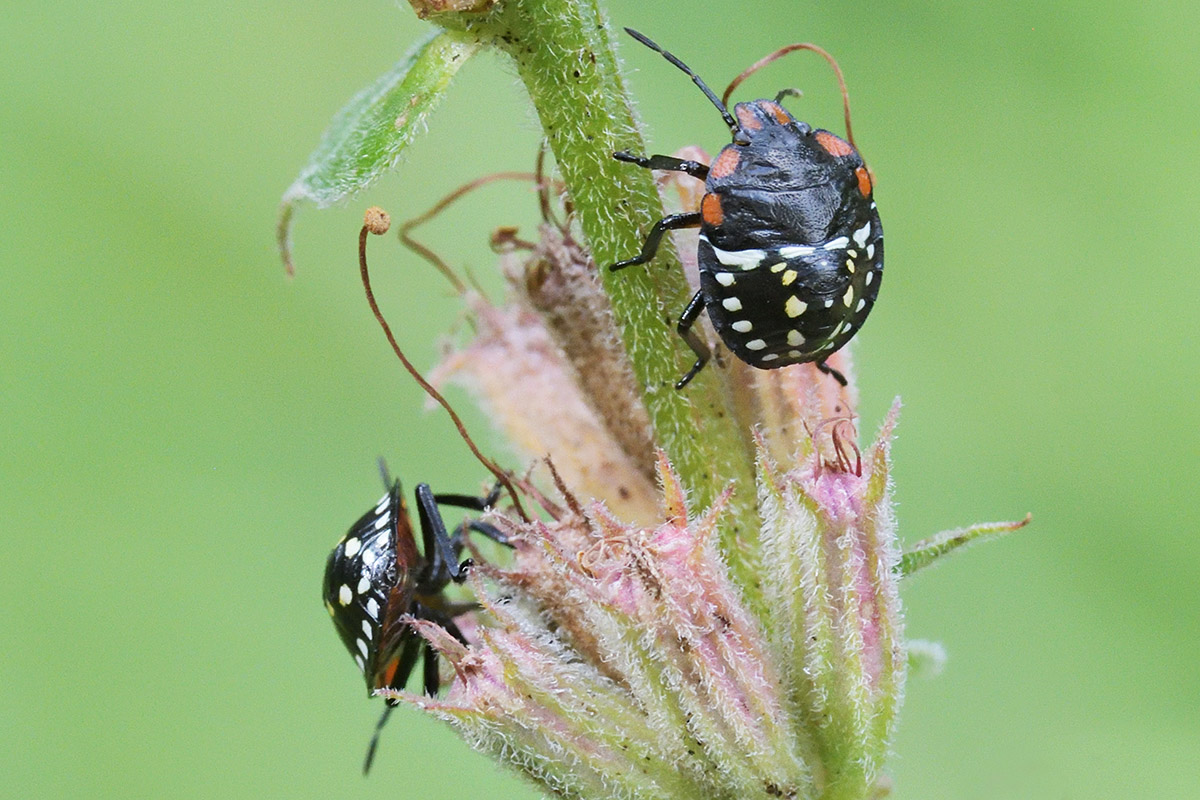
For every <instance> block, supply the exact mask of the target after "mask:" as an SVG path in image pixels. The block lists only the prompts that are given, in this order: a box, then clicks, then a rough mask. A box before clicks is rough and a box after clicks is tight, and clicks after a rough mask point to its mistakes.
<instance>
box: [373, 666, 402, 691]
mask: <svg viewBox="0 0 1200 800" xmlns="http://www.w3.org/2000/svg"><path fill="white" fill-rule="evenodd" d="M399 666H400V659H398V658H393V659H392V660H391V662H389V663H388V665H387V666H386V667H385V668H384V670H383V677H382V680H380V681H379V683H378V684H376V686H375V688H376V689H382V688H384V687H385V686H391V685H392V681H393V680H395V679H396V669H397V668H398V667H399Z"/></svg>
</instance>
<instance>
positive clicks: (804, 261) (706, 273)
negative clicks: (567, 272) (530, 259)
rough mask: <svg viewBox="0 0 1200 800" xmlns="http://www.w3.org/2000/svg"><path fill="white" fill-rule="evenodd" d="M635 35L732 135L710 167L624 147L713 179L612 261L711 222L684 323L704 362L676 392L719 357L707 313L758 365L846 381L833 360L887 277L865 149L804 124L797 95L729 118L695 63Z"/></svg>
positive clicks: (624, 156) (641, 159)
mask: <svg viewBox="0 0 1200 800" xmlns="http://www.w3.org/2000/svg"><path fill="white" fill-rule="evenodd" d="M625 30H626V31H628V33H629V35H630V36H633V37H634V38H635V39H637V40H638V41H639V42H641V43H642V44H644V45H646V46H647V47H649V48H651V49H653V50H655V51H657V52H658V53H660V54H662V55H663V56H664V57H665V58H666V59H667V60H668V61H670V62H671V63H672V64H674V65H675V66H677V67H679V69H681V70H683V71H684V72H685V73H687V75H689V76H690V77H691V78H692V80H693V81H694V82H695V83H696V85H697V86H699V87H700V89H701V90H703V91H704V94H705V95H706V96H707V97H708V99H709V100H711V101H712V103H713V104H714V105H715V106H716V107H717V109H718V110H720V112H721V115H722V117H723V118H724V120H725V123H726V124H727V125H728V126H729V129H730V131H731V132H732V134H733V142H732V144H729V145H726V146H725V147H724V148H723V149H722V150H721V152H720V154H719V155H718V156H717V158H716V160H715V161H714V162H713V163H712V165H711V166H705V165H704V164H701V163H699V162H696V161H683V160H680V159H678V158H673V157H671V156H661V155H656V156H649V157H645V156H636V155H633V154H631V153H628V152H618V153H614V154H613V155H614V157H616V158H617V159H619V160H621V161H627V162H630V163H633V164H637V165H638V166H641V167H645V168H647V169H662V170H675V171H678V172H684V173H687V174H688V175H691V176H693V177H695V178H699V179H701V180H703V181H704V182H705V194H704V198H703V200H702V201H701V205H700V211H698V212H692V213H685V214H673V215H671V216H668V217H665V218H663V219H661V220H659V222H658V223H657V224H655V226H654V228H653V229H652V230H651V231H650V234H649V235H648V236H647V237H646V242H645V244H644V245H643V247H642V252H641V253H640V254H639V255H638V256H637V257H635V258H631V259H628V260H626V261H621V262H618V263H616V264H613V265H612V267H611V269H614V270H617V269H621V268H623V267H628V266H631V265H633V264H644V263H646V262H647V261H649V260H650V259H651V258H653V257H654V253H655V251H656V250H657V249H658V244H659V242H660V241H661V239H662V236H663V234H664V233H665V232H666V231H668V230H674V229H678V228H694V227H699V228H700V245H699V252H698V259H697V260H698V263H699V268H700V290H699V291H698V292H696V294H695V296H694V297H692V300H691V302H690V303H688V305H687V308H686V309H685V310H684V312H683V314H682V315H681V316H680V319H679V323H678V328H677V329H678V332H679V335H680V336H682V337H683V338H684V340H685V341H686V342H687V343H688V345H689V346H690V347H691V349H692V350H693V352H695V354H696V362H695V364H694V365H693V366H692V368H691V369H690V370H689V371H688V373H687V374H686V375H684V376H683V377H682V378H681V379H680V380H679V381H678V383H676V384H675V388H677V389H682V388H683V387H684V386H685V385H686V384H687V382H688V381H690V380H691V379H692V378H693V377H694V376H695V375H696V373H697V372H699V371H700V369H701V368H702V367H703V366H704V364H705V363H706V362H707V361H708V359H709V358H710V352H709V348H708V346H707V344H706V343H705V342H704V340H703V339H702V338H701V337H700V336H699V335H698V334H697V332H696V331H694V330H692V325H693V324H694V323H695V321H696V319H697V318H698V317H699V316H700V312H701V310H704V309H707V310H708V316H709V319H710V320H711V321H712V324H713V328H714V329H715V330H716V332H717V334H718V335H719V336H720V337H721V339H722V340H723V341H724V342H725V344H726V345H727V346H728V347H729V349H730V350H732V351H733V353H734V355H736V356H737V357H738V358H740V359H742V360H743V361H745V362H746V363H748V364H750V365H751V366H754V367H759V368H761V369H774V368H776V367H783V366H787V365H789V364H797V363H802V362H807V361H813V362H816V365H817V367H818V368H820V369H821V370H822V371H823V372H827V373H829V374H831V375H833V376H834V377H835V378H836V379H837V380H838V381H839V382H840V383H842V384H845V383H846V380H845V378H844V377H843V376H842V375H841V373H839V372H837V371H836V370H834V369H833V368H832V367H829V366H827V365H826V364H825V359H826V358H828V357H829V356H830V355H831V354H832V353H834V352H835V351H837V350H838V349H839V348H841V347H842V346H843V345H845V344H846V342H848V341H850V339H851V338H852V337H853V336H854V334H855V333H856V332H857V331H858V329H859V328H860V327H862V324H863V322H864V321H865V320H866V318H867V315H868V314H869V313H870V312H871V308H872V306H874V304H875V298H876V296H877V295H878V293H879V285H880V282H881V280H882V278H883V228H882V226H881V225H880V222H879V214H878V212H877V211H876V209H875V202H874V200H873V199H872V197H871V194H872V188H873V187H872V183H871V175H870V173H869V172H868V170H867V168H866V165H865V164H864V163H863V159H862V157H861V156H860V155H859V153H858V150H856V149H855V148H854V146H853V145H851V144H850V143H849V142H847V141H846V140H844V139H842V138H840V137H838V136H835V135H834V134H832V133H830V132H829V131H826V130H820V129H817V130H814V129H812V128H810V127H809V126H808V125H807V124H805V123H803V122H799V121H797V120H796V119H795V118H794V117H793V116H792V115H791V114H790V113H788V111H787V110H786V109H784V108H783V106H781V105H780V103H779V101H780V100H781V99H782V97H783V96H784V95H786V94H788V93H789V92H786V91H785V92H781V93H780V94H779V96H777V97H776V98H775V100H755V101H754V102H751V103H738V104H737V105H736V106H734V113H733V114H730V113H729V111H728V109H727V108H726V107H725V104H724V103H723V102H722V101H721V100H720V99H719V98H718V97H717V96H716V95H715V94H713V92H712V90H711V89H709V88H708V86H706V85H705V84H704V82H703V81H702V80H700V78H699V76H697V75H696V74H695V73H694V72H692V70H691V69H689V68H688V67H687V65H685V64H684V63H683V62H682V61H680V60H679V59H678V58H676V57H675V56H673V55H671V54H670V53H668V52H667V51H665V50H663V49H662V48H661V47H659V46H658V45H657V44H655V43H654V42H652V41H650V40H649V39H647V38H646V37H645V36H643V35H642V34H640V33H638V32H637V31H634V30H630V29H629V28H626V29H625Z"/></svg>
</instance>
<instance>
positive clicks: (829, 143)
mask: <svg viewBox="0 0 1200 800" xmlns="http://www.w3.org/2000/svg"><path fill="white" fill-rule="evenodd" d="M817 144H819V145H821V147H824V148H825V149H826V150H827V151H828V152H829V155H831V156H838V157H840V156H848V155H850V154H851V153H853V152H854V148H853V147H851V146H850V143H849V142H847V141H846V140H845V139H839V138H838V137H836V136H834V135H833V134H832V133H830V132H829V131H818V132H817Z"/></svg>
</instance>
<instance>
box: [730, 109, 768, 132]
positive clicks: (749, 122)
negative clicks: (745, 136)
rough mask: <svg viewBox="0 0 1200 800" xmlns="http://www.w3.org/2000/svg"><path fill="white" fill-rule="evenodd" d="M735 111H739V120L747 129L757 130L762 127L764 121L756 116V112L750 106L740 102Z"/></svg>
mask: <svg viewBox="0 0 1200 800" xmlns="http://www.w3.org/2000/svg"><path fill="white" fill-rule="evenodd" d="M735 111H736V112H737V118H738V122H739V123H741V126H742V127H743V128H745V129H746V130H748V131H756V130H759V129H760V128H762V121H760V120H759V118H758V117H756V116H754V112H753V111H751V110H750V107H749V106H746V105H742V104H740V103H739V104H738V106H737V108H736V109H735Z"/></svg>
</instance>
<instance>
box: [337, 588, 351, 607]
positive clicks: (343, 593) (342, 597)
mask: <svg viewBox="0 0 1200 800" xmlns="http://www.w3.org/2000/svg"><path fill="white" fill-rule="evenodd" d="M353 599H354V592H352V591H350V587H349V586H347V585H346V584H344V583H343V584H342V588H340V589H338V602H339V603H341V604H342V605H344V606H345V605H349V604H350V601H351V600H353Z"/></svg>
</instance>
